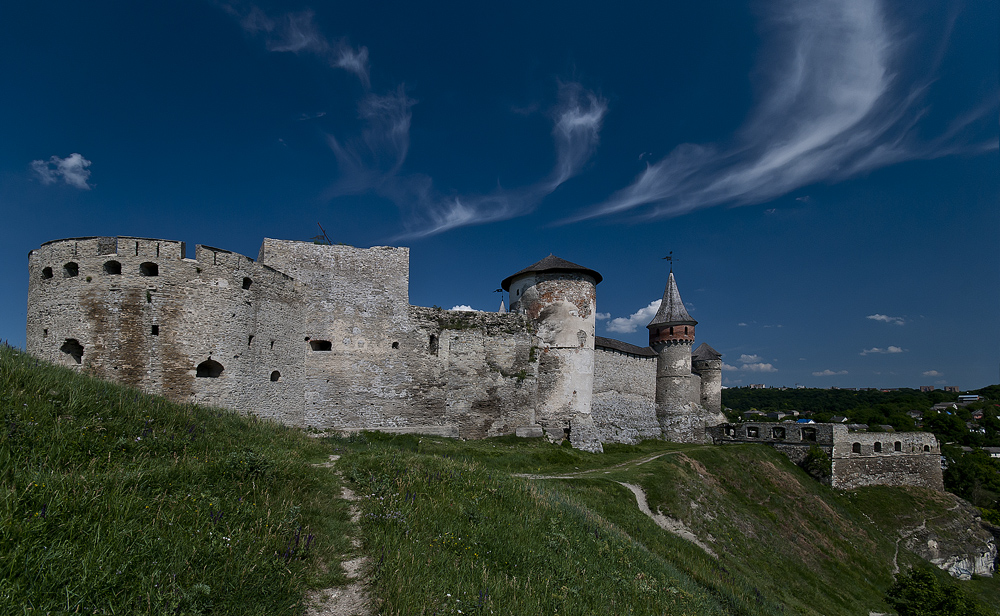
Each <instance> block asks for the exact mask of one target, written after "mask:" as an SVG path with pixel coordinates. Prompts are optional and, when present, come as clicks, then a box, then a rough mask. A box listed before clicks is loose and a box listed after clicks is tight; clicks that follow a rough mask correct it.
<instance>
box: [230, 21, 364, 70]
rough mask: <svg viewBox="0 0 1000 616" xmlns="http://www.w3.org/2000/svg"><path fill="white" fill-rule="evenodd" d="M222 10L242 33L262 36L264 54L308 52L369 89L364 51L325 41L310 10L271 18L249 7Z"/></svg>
mask: <svg viewBox="0 0 1000 616" xmlns="http://www.w3.org/2000/svg"><path fill="white" fill-rule="evenodd" d="M226 8H227V10H228V11H229V12H230V14H232V15H234V16H235V17H237V18H238V19H239V21H240V25H241V26H243V29H244V30H246V31H247V32H249V33H250V34H253V35H261V36H263V37H264V39H265V43H264V44H265V46H266V47H267V49H268V51H274V52H291V53H296V54H297V53H305V52H308V53H311V54H314V55H317V56H319V57H321V58H323V59H325V60H326V61H327V62H329V64H330V66H333V67H336V68H342V69H344V70H346V71H348V72H350V73H354V74H355V75H356V76H357V77H358V79H360V80H361V83H362V85H364V87H365V88H366V89H367V88H369V87H370V86H371V83H370V81H369V77H368V74H369V68H368V48H367V47H360V48H358V49H354V48H353V47H351V46H350V45H348V44H347V42H346V41H344V40H333V41H331V40H328V39H327V38H326V37H324V36H323V35H322V33H320V31H319V27H318V26H317V25H316V21H315V19H314V13H313V12H312V11H311V10H306V11H302V12H299V13H287V14H285V15H282V16H281V17H277V18H272V17H269V16H268V15H267V14H266V13H264V11H262V10H260V8H258V7H253V8H251V9H250V11H249V12H246V13H244V12H241V11H240V10H237V9H235V8H233V7H231V6H230V7H226Z"/></svg>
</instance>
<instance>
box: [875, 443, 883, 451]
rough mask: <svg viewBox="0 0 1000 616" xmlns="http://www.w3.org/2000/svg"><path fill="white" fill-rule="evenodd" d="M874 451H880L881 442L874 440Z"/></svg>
mask: <svg viewBox="0 0 1000 616" xmlns="http://www.w3.org/2000/svg"><path fill="white" fill-rule="evenodd" d="M875 453H882V443H880V442H878V441H875Z"/></svg>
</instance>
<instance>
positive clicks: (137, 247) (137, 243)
mask: <svg viewBox="0 0 1000 616" xmlns="http://www.w3.org/2000/svg"><path fill="white" fill-rule="evenodd" d="M135 256H137V257H138V256H139V242H136V243H135Z"/></svg>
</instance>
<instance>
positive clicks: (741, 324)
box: [736, 323, 747, 327]
mask: <svg viewBox="0 0 1000 616" xmlns="http://www.w3.org/2000/svg"><path fill="white" fill-rule="evenodd" d="M736 326H737V327H746V326H747V324H746V323H737V324H736Z"/></svg>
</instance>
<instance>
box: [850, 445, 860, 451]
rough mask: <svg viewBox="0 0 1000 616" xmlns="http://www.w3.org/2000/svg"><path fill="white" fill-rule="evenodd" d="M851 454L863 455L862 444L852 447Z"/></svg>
mask: <svg viewBox="0 0 1000 616" xmlns="http://www.w3.org/2000/svg"><path fill="white" fill-rule="evenodd" d="M851 453H861V443H854V444H853V445H851Z"/></svg>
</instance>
